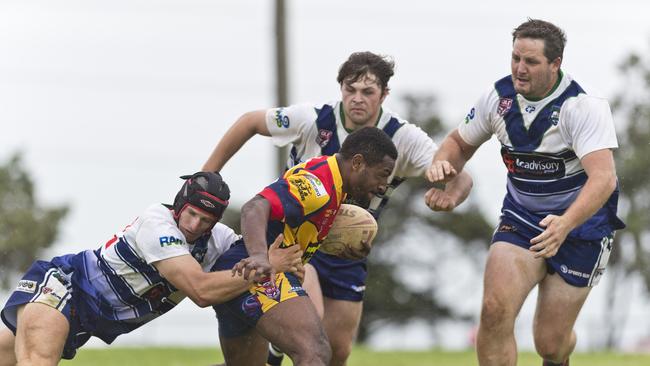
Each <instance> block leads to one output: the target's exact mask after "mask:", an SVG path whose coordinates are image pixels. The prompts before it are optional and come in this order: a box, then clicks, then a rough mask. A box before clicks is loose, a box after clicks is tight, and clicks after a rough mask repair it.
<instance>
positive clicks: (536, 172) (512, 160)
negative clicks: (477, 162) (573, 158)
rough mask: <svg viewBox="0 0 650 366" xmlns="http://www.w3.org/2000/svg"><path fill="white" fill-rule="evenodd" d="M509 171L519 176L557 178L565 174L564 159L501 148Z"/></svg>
mask: <svg viewBox="0 0 650 366" xmlns="http://www.w3.org/2000/svg"><path fill="white" fill-rule="evenodd" d="M501 157H502V158H503V163H504V164H505V165H506V168H507V169H508V173H510V174H513V175H514V176H516V177H518V178H529V179H557V178H562V177H564V175H565V166H564V160H562V159H558V158H553V157H550V156H542V155H534V154H521V153H513V152H511V151H508V150H507V149H505V148H503V149H501Z"/></svg>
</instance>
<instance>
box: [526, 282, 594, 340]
mask: <svg viewBox="0 0 650 366" xmlns="http://www.w3.org/2000/svg"><path fill="white" fill-rule="evenodd" d="M590 290H591V287H575V286H572V285H570V284H568V283H566V282H565V281H564V280H563V279H562V277H560V276H559V275H558V274H553V275H547V276H546V277H545V278H544V280H543V281H542V282H541V283H540V284H539V294H538V297H537V309H536V310H535V319H534V323H533V332H534V334H535V340H536V341H537V342H544V341H551V342H552V341H553V340H559V339H564V338H566V337H569V336H570V335H571V331H572V330H573V325H574V324H575V321H576V319H577V317H578V313H579V312H580V309H581V308H582V306H583V305H584V303H585V300H586V299H587V296H588V295H589V292H590Z"/></svg>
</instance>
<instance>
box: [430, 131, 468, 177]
mask: <svg viewBox="0 0 650 366" xmlns="http://www.w3.org/2000/svg"><path fill="white" fill-rule="evenodd" d="M477 149H478V146H472V145H470V144H468V143H466V142H465V140H463V138H462V137H460V134H459V133H458V129H454V130H453V131H452V132H451V133H450V134H449V135H448V136H447V137H446V138H445V140H444V141H443V142H442V144H441V145H440V148H439V149H438V151H436V153H435V155H434V156H433V162H432V163H431V167H429V170H427V172H426V175H427V178H428V179H429V181H431V182H432V183H435V182H446V181H449V180H451V179H452V178H453V177H455V176H456V175H457V174H458V173H457V172H460V171H462V170H463V167H464V166H465V163H467V161H468V160H469V159H470V158H471V157H472V155H474V152H476V150H477Z"/></svg>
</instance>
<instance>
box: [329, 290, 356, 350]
mask: <svg viewBox="0 0 650 366" xmlns="http://www.w3.org/2000/svg"><path fill="white" fill-rule="evenodd" d="M323 303H324V305H325V313H324V316H323V327H324V328H325V333H326V334H327V337H328V338H329V340H330V344H331V345H332V348H333V349H336V348H340V347H349V346H350V345H351V344H352V342H353V341H354V339H355V337H356V336H357V331H358V329H359V323H360V321H361V313H362V311H363V302H362V301H347V300H336V299H331V298H328V297H325V298H324V299H323Z"/></svg>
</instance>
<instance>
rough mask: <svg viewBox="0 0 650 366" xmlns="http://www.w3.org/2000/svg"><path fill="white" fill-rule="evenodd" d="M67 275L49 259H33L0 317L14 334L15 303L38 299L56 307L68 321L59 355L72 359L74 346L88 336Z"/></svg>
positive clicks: (15, 320) (16, 312)
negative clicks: (67, 330) (61, 353)
mask: <svg viewBox="0 0 650 366" xmlns="http://www.w3.org/2000/svg"><path fill="white" fill-rule="evenodd" d="M72 293H73V290H72V285H71V281H70V275H69V274H67V273H65V272H63V271H62V270H61V269H59V268H58V267H57V266H55V265H54V264H52V263H50V262H45V261H36V262H34V263H33V264H32V266H31V267H30V268H29V270H28V271H27V273H25V275H24V276H23V278H22V279H21V280H20V281H18V286H17V287H16V289H15V290H14V292H13V293H12V294H11V296H10V297H9V300H7V303H6V304H5V306H4V308H3V309H2V313H1V315H2V321H3V322H4V323H5V325H6V326H7V327H8V328H9V329H10V330H11V331H12V332H13V333H14V334H16V325H17V316H18V307H20V306H21V305H25V304H28V303H41V304H45V305H48V306H51V307H52V308H54V309H57V310H59V311H60V312H61V314H63V315H64V316H65V317H66V318H67V319H68V322H69V324H70V331H69V333H68V338H67V339H66V342H65V346H64V349H63V356H62V357H63V358H64V359H72V358H73V357H74V355H75V354H76V350H77V348H79V347H81V346H82V345H83V344H84V343H86V342H87V341H88V339H89V338H90V334H89V333H85V332H81V331H80V330H81V326H80V324H79V322H78V321H77V317H75V316H72V315H71V314H73V313H75V310H76V306H75V304H74V301H73V297H72Z"/></svg>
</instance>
